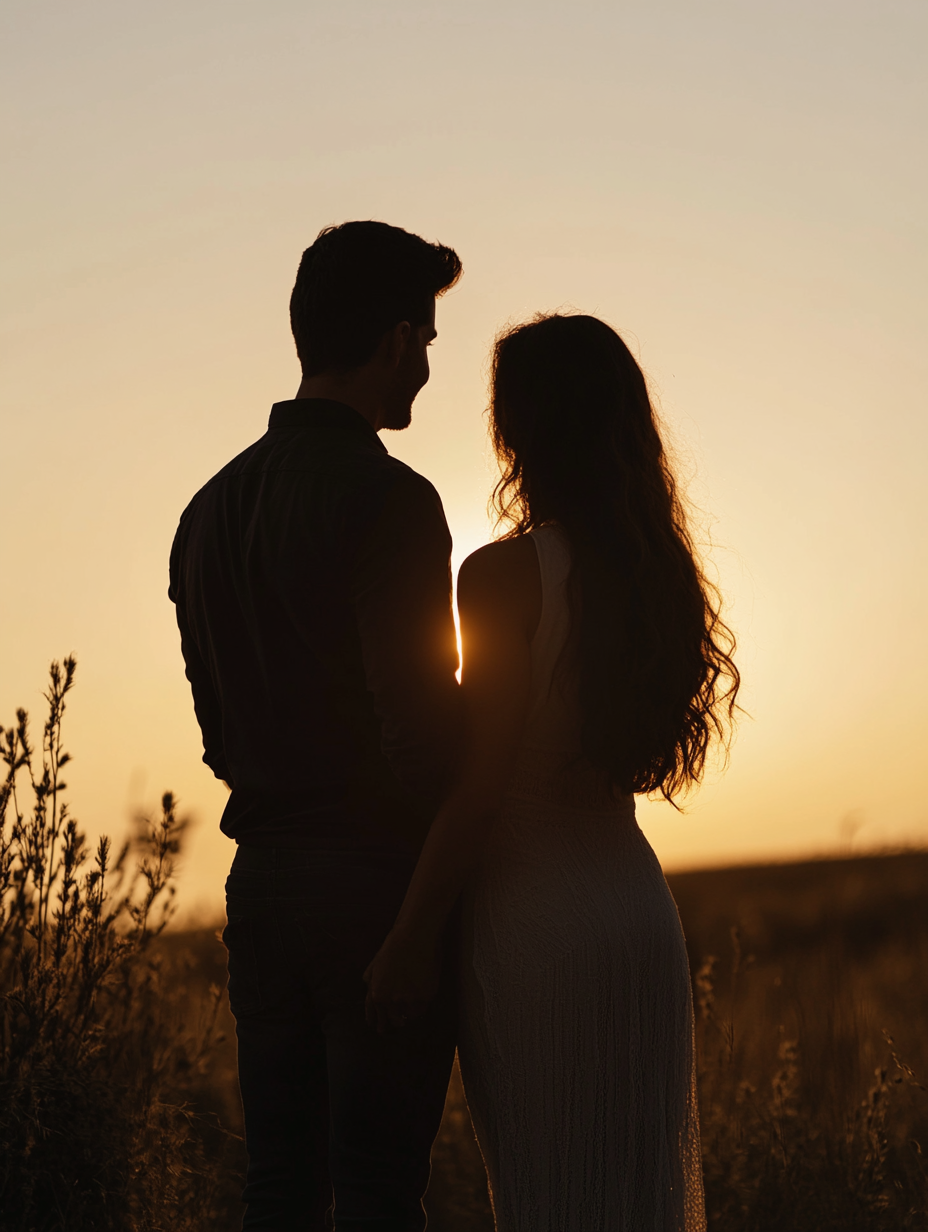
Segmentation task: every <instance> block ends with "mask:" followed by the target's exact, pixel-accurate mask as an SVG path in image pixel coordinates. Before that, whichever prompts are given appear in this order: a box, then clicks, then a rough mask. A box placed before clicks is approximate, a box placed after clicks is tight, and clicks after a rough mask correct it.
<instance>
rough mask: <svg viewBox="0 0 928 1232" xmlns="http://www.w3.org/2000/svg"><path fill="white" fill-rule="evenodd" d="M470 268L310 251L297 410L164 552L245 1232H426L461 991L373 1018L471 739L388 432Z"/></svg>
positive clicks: (394, 239) (427, 528)
mask: <svg viewBox="0 0 928 1232" xmlns="http://www.w3.org/2000/svg"><path fill="white" fill-rule="evenodd" d="M460 274H461V263H460V261H459V259H458V257H457V255H456V253H454V252H453V250H452V249H450V248H445V247H443V246H441V245H438V244H429V243H426V241H424V240H422V239H420V238H419V237H418V236H415V235H411V234H409V233H407V232H406V231H402V230H400V229H399V228H397V227H390V226H387V225H386V224H384V223H377V222H350V223H345V224H344V225H343V226H340V227H333V228H327V229H326V230H324V231H322V232H321V233H320V235H319V236H318V238H317V239H316V242H315V243H314V244H313V245H312V247H310V248H308V249H307V250H306V252H305V253H304V254H303V259H302V261H301V263H300V268H299V272H298V274H297V279H296V285H295V287H294V289H293V295H292V298H291V301H290V314H291V323H292V327H293V335H294V338H295V341H296V347H297V352H298V354H299V358H300V361H301V364H302V368H303V381H302V384H301V385H300V388H299V390H298V392H297V395H296V398H295V399H294V400H293V401H290V402H278V403H276V404H275V405H274V407H273V408H272V410H271V417H270V423H269V426H268V431H267V433H266V435H264V436H263V437H262V438H261V439H260V440H259V441H257V442H256V443H255V444H254V445H252V446H251V447H250V448H248V449H246V450H245V452H244V453H242V454H240V455H239V456H238V457H237V458H235V459H234V460H233V461H232V462H230V463H229V465H228V466H226V467H224V468H223V470H221V471H220V472H219V474H218V475H216V476H215V477H214V478H213V479H211V480H210V481H209V483H208V484H207V485H206V486H205V487H204V488H202V489H201V491H200V492H198V493H197V495H196V496H195V497H194V498H193V500H192V501H191V503H190V505H189V506H188V507H187V509H186V510H185V512H184V514H183V516H182V517H181V521H180V526H179V529H178V531H177V536H176V538H175V541H174V547H173V550H172V554H171V587H170V595H171V598H172V599H173V600H174V602H175V604H176V608H177V621H178V625H179V626H180V631H181V645H182V649H183V655H184V660H185V663H186V671H187V677H188V679H189V681H190V684H191V687H192V690H193V699H194V706H195V709H196V714H197V719H198V721H199V724H200V727H201V729H202V733H203V745H204V749H205V752H204V757H203V760H204V761H205V762H206V763H207V765H209V766H210V767H211V769H212V770H213V772H214V773H215V774H216V776H217V777H218V778H221V779H223V780H224V781H225V782H226V784H227V785H228V786H229V788H230V789H231V794H230V796H229V801H228V804H227V806H226V809H225V812H224V813H223V816H222V821H221V827H222V829H223V831H224V832H225V833H226V834H227V835H229V837H230V838H233V839H235V841H236V843H237V845H238V848H237V853H236V856H235V859H234V861H233V865H232V870H231V873H230V875H229V879H228V881H227V883H226V895H227V914H228V926H227V928H226V930H225V933H224V940H225V943H226V946H227V948H228V951H229V998H230V1002H231V1005H232V1011H233V1013H234V1015H235V1019H236V1032H237V1036H238V1054H239V1079H240V1085H241V1091H242V1102H243V1105H244V1111H245V1134H246V1144H247V1148H248V1159H249V1162H248V1175H247V1181H246V1186H245V1191H244V1200H245V1203H246V1212H245V1217H244V1224H243V1226H244V1228H246V1229H273V1230H278V1229H279V1230H280V1232H297V1229H305V1230H307V1232H321V1230H322V1229H323V1228H327V1227H331V1226H332V1222H331V1218H332V1210H331V1208H332V1203H333V1192H334V1210H335V1218H336V1219H337V1226H338V1229H339V1232H351V1230H352V1229H361V1228H364V1229H365V1232H417V1230H418V1229H421V1228H423V1227H424V1226H425V1220H424V1214H423V1209H422V1202H421V1199H422V1195H423V1193H424V1192H425V1188H426V1186H427V1184H428V1173H429V1153H430V1149H431V1145H432V1141H433V1139H434V1137H435V1134H436V1132H437V1129H438V1125H439V1122H440V1119H441V1113H442V1106H443V1102H444V1097H445V1091H446V1088H447V1084H448V1076H449V1072H450V1068H451V1064H452V1059H453V1054H454V1014H453V995H452V991H451V989H450V988H446V989H444V990H443V992H442V993H441V994H440V995H439V997H438V998H437V999H436V1001H435V1002H434V1003H433V1004H432V1006H431V1007H430V1008H429V1010H428V1011H427V1012H426V1013H425V1014H424V1015H423V1016H422V1017H421V1018H420V1017H417V1018H416V1019H415V1021H412V1022H409V1023H408V1024H407V1023H406V1021H405V1020H404V1019H403V1018H402V1017H401V1016H394V1021H393V1022H392V1024H391V1029H390V1030H387V1031H385V1032H383V1033H380V1034H379V1033H377V1032H376V1031H373V1030H371V1029H370V1028H369V1027H368V1026H367V1025H366V1023H365V1015H364V999H365V986H364V983H363V978H362V977H363V973H364V971H365V968H366V967H367V965H368V963H369V962H370V961H371V959H372V958H373V956H374V955H375V954H376V952H377V950H378V949H379V947H380V944H381V942H382V941H383V939H384V937H385V935H386V933H387V932H388V931H389V929H390V927H391V925H392V923H393V919H394V917H395V915H396V912H397V910H398V908H399V906H400V903H401V902H402V898H403V894H404V892H405V889H406V885H407V883H408V880H409V876H410V874H411V872H412V869H413V866H414V863H415V856H416V853H417V851H418V848H419V846H420V844H421V840H422V838H423V836H424V834H425V831H426V830H427V828H428V824H429V821H430V818H431V816H432V814H433V812H434V810H435V808H436V807H437V804H438V801H439V799H440V797H441V795H442V793H443V792H444V791H445V789H446V787H447V785H448V782H449V779H450V776H451V773H452V770H453V761H454V754H455V749H456V743H457V727H458V703H457V685H456V680H455V671H456V668H457V649H456V643H455V635H454V626H453V621H452V614H451V581H450V563H449V562H450V549H451V539H450V536H449V533H448V528H447V524H446V522H445V518H444V514H443V511H442V507H441V502H440V500H439V498H438V495H437V493H436V492H435V490H434V489H433V488H432V486H431V484H429V483H428V482H427V481H426V480H425V479H423V478H422V477H421V476H420V475H417V474H416V473H415V472H414V471H412V470H411V469H410V468H409V467H407V466H405V465H404V464H403V463H401V462H398V461H397V460H395V459H393V458H391V457H390V456H389V454H388V453H387V451H386V449H385V448H384V446H383V445H382V443H381V442H380V440H379V438H378V436H377V433H378V432H379V431H380V430H381V429H384V428H391V429H400V428H405V427H407V426H408V424H409V422H410V418H411V413H412V403H413V400H414V399H415V397H416V394H417V393H418V392H419V390H420V389H421V388H422V386H423V385H424V384H425V382H426V381H427V380H428V377H429V365H428V354H427V348H428V346H429V345H430V343H431V342H432V340H433V339H434V338H435V336H436V332H435V324H434V322H435V299H436V297H437V296H439V295H441V294H442V293H443V292H444V291H445V290H447V289H448V288H449V287H451V286H453V285H454V284H455V282H456V281H457V280H458V278H459V277H460Z"/></svg>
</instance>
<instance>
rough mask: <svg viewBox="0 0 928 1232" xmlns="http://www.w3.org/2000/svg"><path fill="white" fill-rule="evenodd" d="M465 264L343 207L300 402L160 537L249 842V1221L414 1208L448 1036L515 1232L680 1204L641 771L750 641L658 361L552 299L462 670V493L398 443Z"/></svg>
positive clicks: (301, 1220)
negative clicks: (663, 396)
mask: <svg viewBox="0 0 928 1232" xmlns="http://www.w3.org/2000/svg"><path fill="white" fill-rule="evenodd" d="M460 274H461V263H460V261H459V259H458V257H457V255H456V254H455V253H454V252H453V251H452V250H451V249H450V248H446V247H443V246H441V245H438V244H430V243H427V242H425V241H424V240H422V239H420V238H418V237H417V236H414V235H410V234H409V233H407V232H405V231H402V230H400V229H398V228H395V227H389V226H386V225H385V224H383V223H374V222H353V223H346V224H345V225H343V226H341V227H335V228H330V229H327V230H325V231H323V232H322V233H321V234H320V235H319V237H318V238H317V240H316V242H315V243H314V244H313V245H312V247H311V248H308V249H307V250H306V252H305V253H304V254H303V259H302V261H301V264H300V268H299V272H298V274H297V280H296V285H295V287H294V290H293V296H292V299H291V302H290V311H291V321H292V325H293V334H294V338H295V340H296V347H297V351H298V354H299V357H300V361H301V363H302V367H303V381H302V384H301V385H300V388H299V390H298V392H297V396H296V398H295V399H293V400H292V401H289V402H278V403H276V404H275V405H274V407H273V408H272V410H271V417H270V423H269V426H268V431H267V433H266V434H265V435H264V436H263V437H261V439H260V440H259V441H257V442H256V443H255V444H254V445H252V446H250V448H248V449H246V450H245V452H244V453H242V454H240V455H239V456H238V457H237V458H235V459H234V460H233V461H232V462H230V463H229V465H228V466H226V467H225V468H224V469H223V470H221V471H220V472H219V474H218V475H216V476H215V477H214V478H213V479H211V480H210V482H209V483H208V484H207V485H206V486H205V487H204V488H203V489H202V490H201V491H200V492H199V493H198V494H197V495H196V496H195V497H194V499H193V500H192V502H191V503H190V505H189V506H188V508H187V510H186V511H185V513H184V515H183V517H182V518H181V523H180V527H179V530H178V532H177V537H176V539H175V543H174V548H173V553H172V557H171V597H172V598H173V599H174V601H175V603H176V605H177V619H178V623H179V625H180V630H181V636H182V646H183V654H184V659H185V661H186V665H187V676H188V678H189V680H190V683H191V686H192V689H193V696H194V703H195V706H196V713H197V718H198V720H199V723H200V727H201V728H202V731H203V744H204V748H205V753H204V760H205V761H206V763H207V764H208V765H209V766H210V767H211V769H212V770H213V772H214V773H215V774H216V775H217V776H218V777H219V778H221V779H224V780H225V782H226V783H227V784H228V785H229V787H230V788H231V795H230V796H229V801H228V804H227V806H226V809H225V812H224V814H223V817H222V823H221V824H222V829H223V831H224V832H225V833H226V834H227V835H229V837H230V838H233V839H234V840H235V842H236V844H237V851H236V855H235V859H234V861H233V864H232V870H231V873H230V875H229V879H228V881H227V883H226V891H227V911H228V925H227V928H226V931H225V934H224V939H225V943H226V945H227V947H228V951H229V997H230V1000H231V1004H232V1010H233V1012H234V1014H235V1019H236V1024H237V1034H238V1051H239V1076H240V1082H241V1091H242V1101H243V1105H244V1111H245V1132H246V1140H247V1147H248V1156H249V1164H248V1175H247V1183H246V1187H245V1193H244V1198H245V1202H246V1204H247V1206H246V1214H245V1219H244V1227H245V1228H246V1229H268V1230H272V1229H273V1230H274V1232H298V1230H305V1232H322V1230H323V1229H325V1228H330V1227H332V1226H335V1227H337V1229H338V1232H361V1229H364V1230H365V1232H419V1230H420V1229H422V1228H423V1227H424V1226H425V1216H424V1213H423V1208H422V1201H421V1200H422V1197H423V1194H424V1192H425V1189H426V1186H427V1184H428V1177H429V1154H430V1149H431V1146H432V1141H433V1139H434V1137H435V1134H436V1132H437V1129H438V1126H439V1122H440V1119H441V1114H442V1107H443V1103H444V1098H445V1092H446V1088H447V1085H448V1078H449V1073H450V1070H451V1066H452V1061H453V1057H454V1051H455V1047H456V1046H457V1048H458V1049H459V1053H460V1060H461V1067H462V1072H463V1075H464V1082H465V1087H466V1092H467V1099H468V1103H469V1106H470V1109H471V1113H472V1116H473V1120H474V1124H475V1127H476V1129H477V1134H478V1137H479V1141H480V1146H481V1149H482V1151H483V1155H484V1159H485V1162H486V1166H487V1172H488V1175H489V1179H490V1186H491V1194H492V1198H493V1204H494V1211H495V1217H496V1222H497V1227H498V1228H499V1229H500V1230H504V1232H645V1230H647V1232H695V1230H696V1229H700V1228H703V1227H704V1225H705V1217H704V1212H703V1198H702V1182H701V1177H700V1164H699V1141H698V1125H697V1115H696V1105H695V1093H694V1085H693V1072H694V1071H693V1051H692V1007H691V996H690V983H689V974H688V967H687V958H686V952H685V949H684V943H683V936H682V933H681V930H680V923H679V919H678V916H677V912H676V908H675V906H674V903H673V900H672V898H671V896H670V892H669V890H668V888H667V885H666V883H665V881H664V878H663V876H662V873H661V870H660V867H659V865H658V862H657V859H656V857H655V856H654V854H653V852H652V850H651V848H650V846H649V845H648V843H647V841H646V840H645V838H644V836H643V835H642V833H641V831H640V830H639V829H638V826H637V825H636V822H635V806H634V794H635V793H641V792H662V793H663V794H664V795H665V796H668V797H671V796H673V795H675V794H677V793H679V792H680V791H682V790H683V789H685V788H686V787H687V786H689V785H690V784H691V783H693V782H695V781H696V780H697V779H698V778H699V775H700V772H701V770H702V766H703V761H704V758H705V754H706V750H707V747H708V745H709V743H710V738H711V737H713V736H715V735H716V734H718V733H719V732H720V731H721V729H722V726H723V724H724V721H725V720H726V718H727V717H728V716H729V715H730V707H731V705H732V703H733V698H734V691H735V690H736V688H737V672H736V670H735V668H734V666H733V664H732V662H731V659H730V658H729V653H728V652H729V650H730V649H731V646H730V638H729V634H728V631H727V629H726V628H725V626H724V625H723V624H722V623H721V621H720V620H719V617H718V611H717V602H716V600H715V598H714V595H713V593H712V592H711V591H710V589H709V588H708V586H707V584H706V582H705V580H704V578H703V576H702V573H701V571H700V567H699V564H698V562H697V561H696V559H695V557H694V553H693V549H692V545H691V541H690V538H689V536H688V533H687V528H686V521H685V517H684V513H683V509H682V507H681V503H680V501H679V499H678V497H677V495H676V493H675V488H674V481H673V477H672V474H671V471H670V469H669V467H668V463H667V460H666V457H665V455H664V452H663V449H662V446H661V440H660V436H659V434H658V430H657V426H656V423H655V418H654V415H653V413H652V409H651V405H650V402H649V399H648V393H647V389H646V386H645V381H644V378H643V376H642V373H641V371H640V369H639V368H638V366H637V364H636V363H635V360H634V359H633V358H632V356H631V354H630V353H629V351H628V349H627V348H626V346H625V345H624V343H623V342H622V340H621V339H620V338H619V336H618V335H617V334H616V333H615V332H614V331H613V330H612V329H611V328H610V327H609V326H607V325H605V324H604V323H603V322H602V321H599V320H597V319H596V318H594V317H589V316H579V315H577V316H562V315H554V316H546V317H538V318H536V319H534V320H532V321H531V322H529V323H527V324H524V325H521V326H517V327H516V328H514V329H509V330H508V331H507V332H506V333H505V334H503V335H502V336H501V337H500V338H499V339H498V341H497V343H496V347H495V350H494V355H493V367H492V389H491V434H492V439H493V444H494V446H495V449H496V453H497V456H498V458H499V460H500V463H501V467H502V479H501V482H500V484H499V487H498V489H497V500H498V505H499V509H500V512H501V513H502V515H503V519H504V521H508V525H509V530H508V532H507V534H506V535H505V536H503V537H502V538H500V539H498V540H497V541H496V542H494V543H491V544H489V545H488V546H486V547H484V548H481V549H480V550H479V551H478V552H475V553H474V554H473V555H472V556H470V557H469V558H468V559H467V560H466V561H465V562H464V565H463V566H462V568H461V572H460V577H459V580H458V603H459V610H460V619H461V631H462V639H463V675H462V680H461V685H460V687H459V686H458V684H457V681H456V679H455V672H456V669H457V666H458V663H457V651H456V643H455V632H454V624H453V619H452V609H451V577H450V567H449V560H450V550H451V539H450V536H449V534H448V528H447V525H446V523H445V518H444V514H443V512H442V506H441V502H440V500H439V497H438V495H437V493H436V492H435V490H434V488H433V487H432V486H431V484H430V483H428V481H427V480H425V479H423V478H422V477H421V476H420V475H418V474H416V473H415V472H414V471H413V470H411V469H410V468H409V467H408V466H405V465H404V464H403V463H401V462H398V461H396V460H395V459H393V458H391V457H390V456H389V454H388V453H387V451H386V449H385V448H384V446H383V444H382V443H381V441H380V439H379V437H378V435H377V434H378V432H380V431H381V430H382V429H384V428H392V429H400V428H405V427H406V426H407V425H408V424H409V422H410V417H411V408H412V403H413V400H414V399H415V397H416V394H417V393H418V391H419V390H420V389H421V388H422V386H423V385H424V384H425V382H426V381H427V380H428V377H429V364H428V347H429V345H430V344H431V342H432V341H433V340H434V338H435V337H436V330H435V301H436V298H437V297H439V296H440V295H441V294H442V293H443V292H444V291H445V290H447V289H448V288H449V287H452V286H453V285H454V284H455V283H456V282H457V280H458V278H459V277H460ZM333 1203H334V1205H333ZM333 1212H334V1214H333Z"/></svg>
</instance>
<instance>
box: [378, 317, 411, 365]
mask: <svg viewBox="0 0 928 1232" xmlns="http://www.w3.org/2000/svg"><path fill="white" fill-rule="evenodd" d="M411 335H412V326H411V325H410V324H409V322H408V321H398V322H397V324H396V325H394V326H393V328H392V329H389V330H387V332H386V334H385V335H384V342H385V343H386V344H387V345H386V355H385V358H386V360H387V363H388V364H389V365H390V366H391V367H393V368H395V367H397V366H398V364H399V363H400V361H401V360H402V358H403V356H404V355H405V354H406V348H407V347H408V346H409V339H410V336H411Z"/></svg>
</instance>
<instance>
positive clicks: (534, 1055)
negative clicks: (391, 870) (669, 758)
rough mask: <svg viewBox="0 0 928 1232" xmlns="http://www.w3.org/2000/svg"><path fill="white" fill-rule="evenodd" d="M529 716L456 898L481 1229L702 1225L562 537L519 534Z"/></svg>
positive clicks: (687, 1082) (625, 818)
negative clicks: (501, 795)
mask: <svg viewBox="0 0 928 1232" xmlns="http://www.w3.org/2000/svg"><path fill="white" fill-rule="evenodd" d="M532 538H533V540H534V542H535V547H536V549H537V552H538V560H539V565H540V569H541V580H542V594H543V604H542V615H541V620H540V623H539V627H538V630H537V633H536V635H535V637H534V639H533V641H532V648H531V649H532V686H531V698H530V705H529V714H528V720H527V724H526V731H525V736H524V739H523V742H522V747H521V752H520V756H519V758H518V761H517V765H516V768H515V772H514V774H513V777H512V780H511V783H510V787H509V790H508V792H507V795H506V798H505V801H504V804H503V808H502V810H501V813H500V816H499V820H498V823H497V825H496V827H495V829H494V832H493V836H492V838H491V840H490V844H489V846H488V849H487V853H486V855H485V858H484V859H483V861H482V863H481V866H480V869H479V872H478V875H477V877H476V878H475V881H474V884H473V886H472V888H471V890H470V892H469V895H468V904H467V912H466V915H465V927H464V961H463V963H462V969H463V977H462V1023H461V1034H460V1043H459V1053H460V1060H461V1070H462V1073H463V1077H464V1086H465V1089H466V1093H467V1101H468V1104H469V1106H470V1110H471V1115H472V1117H473V1121H474V1127H475V1129H476V1132H477V1137H478V1140H479V1143H480V1147H481V1150H482V1152H483V1156H484V1161H485V1163H486V1167H487V1173H488V1176H489V1180H490V1188H491V1197H492V1201H493V1210H494V1215H495V1219H496V1227H497V1229H498V1232H702V1230H703V1229H704V1228H705V1226H706V1221H705V1208H704V1200H703V1188H702V1174H701V1166H700V1149H699V1125H698V1117H697V1107H696V1092H695V1066H694V1052H693V1008H692V993H691V985H690V975H689V966H688V963H687V956H686V949H685V946H684V941H683V932H682V929H681V927H680V919H679V916H678V914H677V909H676V905H675V903H674V901H673V898H672V896H671V894H670V890H669V889H668V886H667V883H666V881H665V880H664V876H663V873H662V872H661V868H660V865H659V863H658V861H657V857H656V856H655V854H654V852H653V851H652V849H651V847H650V845H649V844H648V842H647V840H646V839H645V837H644V835H643V834H642V832H641V830H640V829H639V828H638V825H637V823H636V821H635V805H634V800H633V798H632V797H630V796H626V797H621V796H620V797H616V795H615V794H614V793H613V792H612V790H611V789H610V787H609V785H608V783H607V782H606V781H605V779H604V776H603V775H601V774H600V773H599V772H598V771H597V770H595V769H594V767H592V766H591V765H590V764H589V763H588V762H586V761H585V760H584V759H583V757H582V754H581V751H580V722H579V707H578V702H577V694H578V675H577V671H576V667H575V666H574V664H573V660H572V656H571V638H570V614H569V605H568V598H567V580H568V575H569V572H570V563H571V561H570V548H569V544H568V542H567V539H566V537H565V536H564V534H563V532H562V531H561V530H560V529H559V528H558V527H556V526H553V525H552V526H545V527H542V528H540V529H539V530H536V531H533V532H532Z"/></svg>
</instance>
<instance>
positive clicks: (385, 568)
mask: <svg viewBox="0 0 928 1232" xmlns="http://www.w3.org/2000/svg"><path fill="white" fill-rule="evenodd" d="M450 560H451V535H450V533H449V531H448V525H447V522H446V521H445V515H444V511H443V510H442V507H441V501H440V500H439V497H438V493H437V492H436V491H435V489H434V488H433V487H432V485H431V484H430V483H428V481H427V480H425V479H423V478H422V477H421V476H419V475H416V474H415V473H414V472H411V471H410V472H403V473H401V475H400V477H399V479H398V480H397V482H395V483H394V485H393V486H392V488H391V489H390V491H389V492H388V494H387V497H386V499H385V501H384V503H383V505H382V507H381V509H380V511H379V516H378V517H377V518H376V520H375V523H374V525H373V527H372V528H371V530H370V532H369V533H368V534H367V535H366V537H365V539H364V541H363V542H362V545H361V548H360V551H359V553H358V555H357V557H356V559H355V562H354V569H353V573H352V589H353V600H354V606H355V612H356V617H357V627H358V632H359V635H360V639H361V649H362V654H363V658H364V670H365V676H366V679H367V687H368V689H369V690H370V691H371V693H372V694H373V698H374V706H375V709H376V712H377V714H378V716H379V718H380V720H381V731H382V748H383V752H384V754H385V755H386V757H387V759H388V760H389V762H390V765H391V767H392V769H393V772H394V774H395V775H396V777H397V779H398V780H399V782H400V783H401V784H402V785H403V787H405V788H406V789H407V790H409V791H411V792H412V793H414V795H415V796H417V797H418V798H419V799H420V800H421V801H423V803H425V804H427V805H428V806H430V807H437V805H438V803H439V801H440V799H441V797H442V795H443V794H444V792H445V791H446V790H447V789H448V786H449V784H450V781H451V777H452V775H453V773H454V768H455V762H456V759H457V755H458V747H459V736H460V722H461V710H460V697H459V690H458V685H457V680H456V678H455V673H456V671H457V667H458V652H457V638H456V636H455V630H454V618H453V615H452V611H451V567H450Z"/></svg>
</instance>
